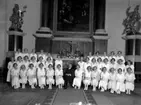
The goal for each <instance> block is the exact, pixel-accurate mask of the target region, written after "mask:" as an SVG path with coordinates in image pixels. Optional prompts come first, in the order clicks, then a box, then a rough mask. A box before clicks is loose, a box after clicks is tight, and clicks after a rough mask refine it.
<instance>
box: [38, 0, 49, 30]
mask: <svg viewBox="0 0 141 105" xmlns="http://www.w3.org/2000/svg"><path fill="white" fill-rule="evenodd" d="M49 5H50V0H41V27H40V28H39V30H38V31H37V32H36V33H51V30H50V27H49V12H50V8H49Z"/></svg>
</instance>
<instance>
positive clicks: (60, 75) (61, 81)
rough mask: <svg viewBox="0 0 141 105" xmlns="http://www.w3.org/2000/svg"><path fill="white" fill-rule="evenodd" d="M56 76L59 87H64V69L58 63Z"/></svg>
mask: <svg viewBox="0 0 141 105" xmlns="http://www.w3.org/2000/svg"><path fill="white" fill-rule="evenodd" d="M55 78H56V86H58V88H59V89H62V87H63V85H64V79H63V69H62V68H61V64H58V65H57V67H56V70H55Z"/></svg>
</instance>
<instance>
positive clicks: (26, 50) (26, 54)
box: [22, 48, 29, 59]
mask: <svg viewBox="0 0 141 105" xmlns="http://www.w3.org/2000/svg"><path fill="white" fill-rule="evenodd" d="M25 56H28V58H29V53H28V49H27V48H24V50H23V53H22V57H23V59H24V57H25Z"/></svg>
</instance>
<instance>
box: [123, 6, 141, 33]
mask: <svg viewBox="0 0 141 105" xmlns="http://www.w3.org/2000/svg"><path fill="white" fill-rule="evenodd" d="M130 9H131V7H128V8H127V10H126V16H127V17H126V18H125V19H124V20H123V23H122V24H123V26H124V27H125V29H124V30H123V33H122V34H123V35H124V34H126V35H135V34H140V32H139V30H140V28H141V22H140V19H141V17H140V13H139V5H136V7H135V8H134V10H133V11H131V12H130Z"/></svg>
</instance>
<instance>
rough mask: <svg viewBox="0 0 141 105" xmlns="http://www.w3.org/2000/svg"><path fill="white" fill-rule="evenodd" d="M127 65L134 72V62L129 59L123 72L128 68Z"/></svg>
mask: <svg viewBox="0 0 141 105" xmlns="http://www.w3.org/2000/svg"><path fill="white" fill-rule="evenodd" d="M129 67H130V68H131V69H132V71H133V72H134V64H133V62H132V61H130V60H128V61H127V65H126V66H125V68H126V71H125V72H127V69H128V68H129Z"/></svg>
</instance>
